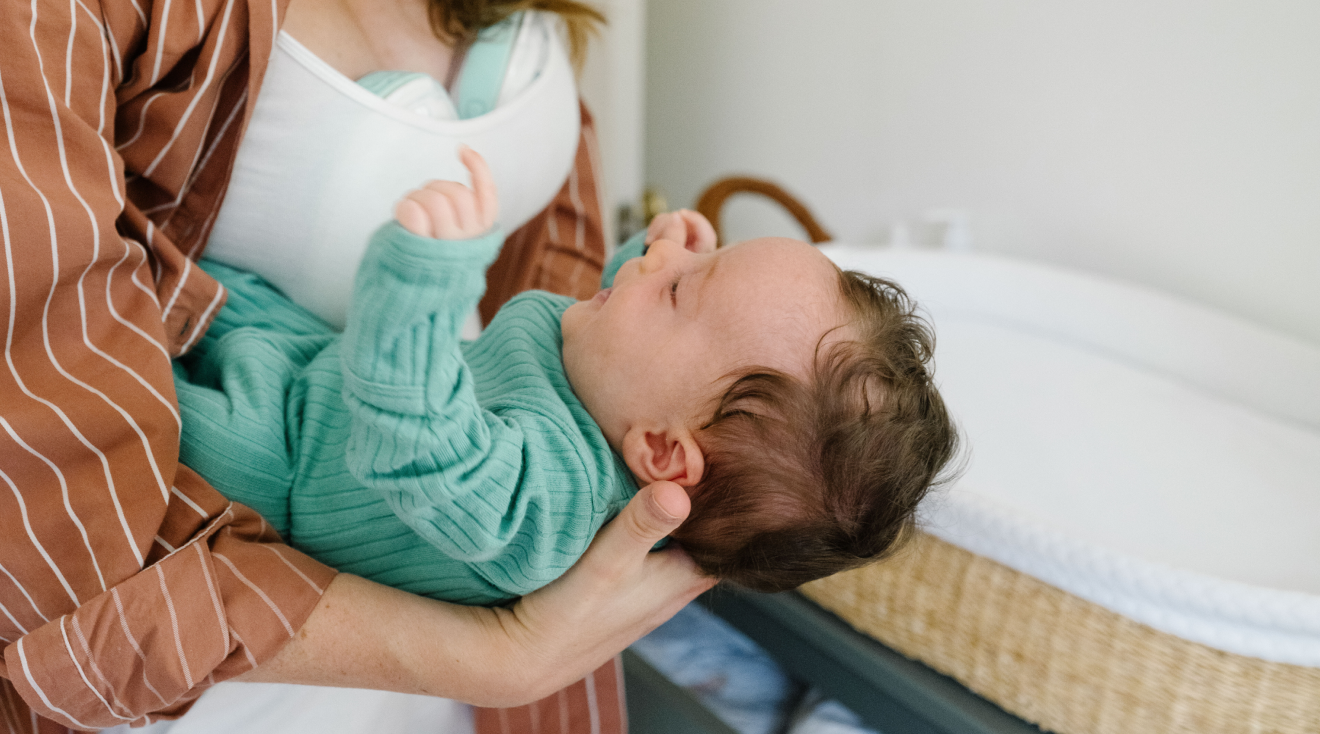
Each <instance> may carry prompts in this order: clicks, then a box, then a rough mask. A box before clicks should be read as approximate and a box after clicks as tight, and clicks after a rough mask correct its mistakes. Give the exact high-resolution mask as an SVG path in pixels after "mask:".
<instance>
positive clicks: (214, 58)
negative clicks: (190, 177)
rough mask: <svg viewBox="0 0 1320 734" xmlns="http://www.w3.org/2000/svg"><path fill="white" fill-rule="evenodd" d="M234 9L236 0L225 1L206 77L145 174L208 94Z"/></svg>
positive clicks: (146, 172) (162, 158)
mask: <svg viewBox="0 0 1320 734" xmlns="http://www.w3.org/2000/svg"><path fill="white" fill-rule="evenodd" d="M168 2H169V0H166V3H167V4H168ZM233 10H234V0H228V1H227V2H226V3H225V10H224V17H222V18H221V19H220V32H219V34H218V35H217V37H216V39H215V52H214V53H213V54H211V63H210V64H209V65H208V66H207V67H206V77H205V78H203V79H202V84H201V86H199V87H198V88H197V90H196V91H195V92H194V93H193V97H192V100H190V101H189V102H188V106H187V107H186V108H184V111H183V114H182V115H181V116H180V117H179V122H178V123H177V124H175V126H174V133H173V134H172V135H170V139H169V140H168V141H166V143H165V145H164V146H163V147H162V148H161V149H160V152H159V153H157V154H156V158H155V160H153V161H152V162H151V164H150V165H148V166H147V168H146V170H144V171H143V172H142V175H143V176H150V175H151V174H152V173H153V172H155V170H156V166H158V165H160V162H161V161H163V160H165V155H166V154H167V153H168V152H169V150H170V148H172V147H174V142H175V141H176V140H178V139H179V134H180V133H181V132H182V131H183V129H184V127H186V126H187V124H188V118H190V117H192V114H193V112H194V111H195V110H196V109H197V104H198V103H199V102H200V101H201V100H202V97H204V96H206V94H205V93H206V90H207V89H208V88H210V86H211V82H212V81H213V80H214V79H215V68H216V66H217V65H219V63H220V56H221V53H220V49H221V48H222V47H223V46H224V42H225V35H226V34H227V33H228V31H229V17H230V15H231V14H232V12H233ZM157 63H159V60H157ZM193 161H194V163H195V162H196V155H195V154H194V158H193Z"/></svg>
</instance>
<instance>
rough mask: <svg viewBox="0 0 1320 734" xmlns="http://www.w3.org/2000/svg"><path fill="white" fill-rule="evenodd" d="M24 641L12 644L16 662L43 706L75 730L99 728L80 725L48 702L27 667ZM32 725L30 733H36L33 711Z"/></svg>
mask: <svg viewBox="0 0 1320 734" xmlns="http://www.w3.org/2000/svg"><path fill="white" fill-rule="evenodd" d="M26 640H27V638H26V637H24V638H23V639H21V640H19V641H18V642H16V643H14V646H15V647H16V648H17V649H18V662H19V665H21V666H22V668H23V677H24V678H26V679H27V682H28V685H30V686H32V690H34V691H36V692H37V697H38V698H40V699H41V702H42V703H44V704H46V708H48V709H50V710H51V711H54V712H55V713H57V714H59V715H60V716H63V717H64V718H65V719H67V720H68V721H69V722H70V724H71V725H72V726H74V727H75V728H78V729H93V730H95V729H98V728H100V727H95V726H88V725H86V724H84V723H82V722H81V721H78V720H77V719H75V718H73V717H72V716H70V715H69V712H67V711H65V710H64V709H62V708H60V707H58V706H56V705H55V704H53V703H51V702H50V699H49V698H47V697H46V692H45V691H43V690H42V689H41V686H39V685H37V681H36V680H35V679H34V678H33V677H32V668H31V667H30V666H29V665H28V661H27V651H25V650H24V649H23V642H24V641H26ZM10 670H11V671H12V670H13V669H12V668H10ZM32 724H33V726H32V731H36V730H37V727H36V712H35V711H33V712H32Z"/></svg>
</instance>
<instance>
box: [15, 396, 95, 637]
mask: <svg viewBox="0 0 1320 734" xmlns="http://www.w3.org/2000/svg"><path fill="white" fill-rule="evenodd" d="M0 426H3V427H4V429H5V432H6V433H8V434H9V436H10V437H11V438H13V439H14V440H15V441H17V442H18V443H19V445H20V446H22V447H23V448H24V449H27V451H28V453H31V454H32V455H33V456H35V457H37V458H38V459H41V460H42V461H43V462H45V464H46V466H48V467H50V468H52V469H55V464H54V463H52V462H51V461H50V459H47V458H46V457H44V456H42V455H41V454H38V453H37V452H35V451H33V450H32V447H30V446H28V445H27V444H26V443H24V442H23V440H22V439H20V438H19V437H18V434H16V433H14V429H13V428H11V427H10V425H9V421H7V420H5V419H4V418H3V417H0ZM55 471H56V476H58V477H59V480H60V488H61V490H63V493H64V506H65V508H68V511H69V516H70V517H71V518H73V521H74V523H75V524H77V526H78V531H79V532H81V533H82V538H83V544H84V545H85V546H87V552H88V553H91V554H92V567H93V568H95V569H96V576H97V578H98V579H100V581H101V590H102V591H104V590H105V578H103V577H102V576H101V568H100V566H98V565H97V563H96V554H95V552H94V551H92V546H91V543H90V542H89V541H88V540H87V531H86V530H85V529H84V528H83V526H82V523H81V522H79V521H78V516H77V515H75V514H73V510H72V509H71V508H69V486H68V484H67V483H66V482H65V481H64V475H63V474H60V473H59V470H58V469H56V470H55ZM0 479H3V480H4V482H5V484H7V485H9V489H11V490H12V491H13V493H14V499H16V500H18V512H19V514H20V515H21V516H22V517H23V527H24V528H25V529H26V530H27V534H28V540H31V541H32V545H33V547H35V548H36V549H37V552H38V553H40V554H41V557H42V558H43V559H45V561H46V565H47V566H49V567H50V570H51V573H53V574H55V578H57V579H59V580H60V586H63V587H64V592H65V593H66V594H68V595H69V599H71V600H72V601H73V604H74V606H78V605H80V604H82V602H81V601H79V600H78V595H77V594H75V593H74V591H73V587H72V586H70V585H69V582H68V581H67V580H66V579H65V578H64V573H63V572H61V571H60V567H59V566H57V565H55V561H54V560H52V559H51V557H50V554H49V553H47V552H46V547H45V546H44V545H42V544H41V541H40V540H39V539H38V538H37V533H36V531H35V530H33V529H32V523H31V522H30V521H29V520H28V511H27V503H25V502H24V501H23V494H22V493H21V492H19V491H18V485H16V484H14V482H13V480H11V479H10V478H9V475H8V474H6V473H4V472H3V471H0ZM43 618H44V615H43Z"/></svg>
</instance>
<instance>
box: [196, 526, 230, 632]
mask: <svg viewBox="0 0 1320 734" xmlns="http://www.w3.org/2000/svg"><path fill="white" fill-rule="evenodd" d="M193 550H195V551H197V563H198V564H199V565H200V566H201V568H202V578H203V579H205V580H206V590H207V591H208V592H210V594H211V606H212V607H213V608H214V609H215V622H216V625H215V626H216V627H217V628H218V629H219V630H220V649H221V650H228V649H229V626H228V625H226V624H225V609H224V606H223V605H222V604H221V603H220V591H219V589H217V588H216V586H215V579H214V578H211V569H210V568H209V566H210V564H209V563H207V562H206V554H205V553H203V552H202V544H201V543H195V544H193Z"/></svg>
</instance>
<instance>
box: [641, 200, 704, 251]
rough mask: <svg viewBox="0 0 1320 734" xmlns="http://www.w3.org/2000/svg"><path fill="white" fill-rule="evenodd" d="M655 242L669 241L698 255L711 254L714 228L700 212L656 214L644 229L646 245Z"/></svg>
mask: <svg viewBox="0 0 1320 734" xmlns="http://www.w3.org/2000/svg"><path fill="white" fill-rule="evenodd" d="M656 240H669V241H670V242H675V243H677V244H680V245H683V246H684V247H686V248H687V249H688V250H690V251H692V252H695V253H699V254H700V253H706V252H712V251H713V250H714V249H715V228H714V227H712V226H711V224H710V220H709V219H706V217H704V216H702V215H701V213H700V212H694V211H692V210H691V209H679V210H678V211H676V212H665V213H664V214H657V215H656V216H655V218H654V219H652V220H651V224H650V225H648V226H647V227H646V244H648V245H649V244H651V243H652V242H655V241H656Z"/></svg>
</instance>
